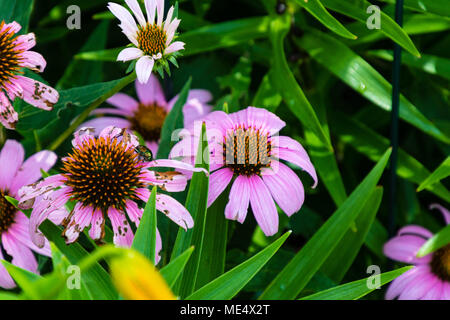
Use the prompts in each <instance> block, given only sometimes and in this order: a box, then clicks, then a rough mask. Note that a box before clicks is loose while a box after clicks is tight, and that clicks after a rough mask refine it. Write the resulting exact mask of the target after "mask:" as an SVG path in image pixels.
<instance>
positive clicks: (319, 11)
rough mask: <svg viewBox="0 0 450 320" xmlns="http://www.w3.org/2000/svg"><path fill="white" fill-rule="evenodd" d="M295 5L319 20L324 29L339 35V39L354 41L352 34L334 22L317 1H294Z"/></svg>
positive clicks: (336, 21)
mask: <svg viewBox="0 0 450 320" xmlns="http://www.w3.org/2000/svg"><path fill="white" fill-rule="evenodd" d="M295 2H296V3H298V4H299V5H301V6H302V7H303V8H305V9H306V11H308V12H309V13H310V14H311V15H313V16H314V17H315V18H316V19H317V20H319V21H320V22H321V23H322V24H323V25H324V26H325V27H327V28H328V29H330V30H331V31H333V32H334V33H336V34H338V35H340V36H341V37H344V38H348V39H356V38H357V36H355V35H354V34H353V33H351V32H350V31H348V30H347V29H346V28H345V27H344V26H343V25H342V24H341V23H340V22H339V21H338V20H336V19H335V18H334V17H333V16H332V15H331V14H330V13H329V12H328V11H327V9H325V7H324V6H323V4H322V3H321V2H320V1H319V0H296V1H295Z"/></svg>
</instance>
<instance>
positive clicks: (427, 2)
mask: <svg viewBox="0 0 450 320" xmlns="http://www.w3.org/2000/svg"><path fill="white" fill-rule="evenodd" d="M381 1H384V2H389V3H392V4H395V0H381ZM403 5H404V6H405V8H408V9H413V10H416V11H421V12H429V13H435V14H439V15H442V16H444V17H450V7H449V5H448V1H447V0H404V4H403Z"/></svg>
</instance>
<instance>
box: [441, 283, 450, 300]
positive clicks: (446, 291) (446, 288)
mask: <svg viewBox="0 0 450 320" xmlns="http://www.w3.org/2000/svg"><path fill="white" fill-rule="evenodd" d="M441 300H450V283H448V282H445V283H443V284H442V295H441Z"/></svg>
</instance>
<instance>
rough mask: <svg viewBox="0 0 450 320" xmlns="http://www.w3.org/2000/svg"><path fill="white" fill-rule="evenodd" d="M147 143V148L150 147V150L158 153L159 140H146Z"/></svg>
mask: <svg viewBox="0 0 450 320" xmlns="http://www.w3.org/2000/svg"><path fill="white" fill-rule="evenodd" d="M145 145H146V146H147V148H149V149H150V151H151V152H152V154H153V155H154V156H156V155H157V154H158V147H159V145H158V142H156V141H145Z"/></svg>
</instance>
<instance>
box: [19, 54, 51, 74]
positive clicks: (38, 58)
mask: <svg viewBox="0 0 450 320" xmlns="http://www.w3.org/2000/svg"><path fill="white" fill-rule="evenodd" d="M19 57H20V58H21V61H20V66H21V67H24V68H28V69H31V70H33V71H35V72H43V71H44V69H45V67H46V66H47V62H46V61H45V59H44V57H43V56H42V55H41V54H40V53H37V52H34V51H25V52H22V53H21V54H20V55H19Z"/></svg>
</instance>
